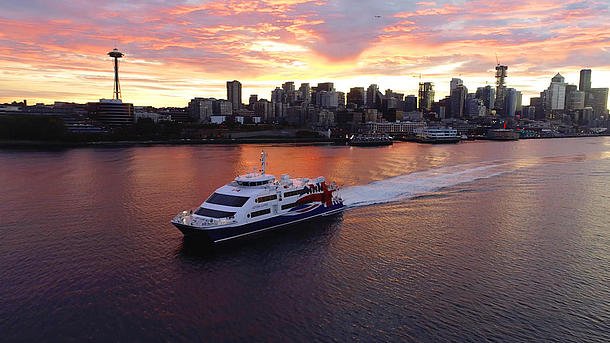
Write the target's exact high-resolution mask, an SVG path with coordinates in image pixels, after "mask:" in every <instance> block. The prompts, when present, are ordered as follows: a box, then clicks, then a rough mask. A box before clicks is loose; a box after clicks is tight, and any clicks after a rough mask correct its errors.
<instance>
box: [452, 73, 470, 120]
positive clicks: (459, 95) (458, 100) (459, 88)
mask: <svg viewBox="0 0 610 343" xmlns="http://www.w3.org/2000/svg"><path fill="white" fill-rule="evenodd" d="M454 80H459V82H456V83H455V88H452V89H451V94H450V95H449V97H450V98H451V118H463V117H464V105H465V104H466V96H467V95H468V88H466V86H464V85H463V84H462V83H461V81H462V80H460V79H453V80H451V87H453V86H454Z"/></svg>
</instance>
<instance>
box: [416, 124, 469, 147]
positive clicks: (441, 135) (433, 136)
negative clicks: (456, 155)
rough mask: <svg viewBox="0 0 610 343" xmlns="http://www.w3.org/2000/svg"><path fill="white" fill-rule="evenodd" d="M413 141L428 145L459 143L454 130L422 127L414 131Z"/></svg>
mask: <svg viewBox="0 0 610 343" xmlns="http://www.w3.org/2000/svg"><path fill="white" fill-rule="evenodd" d="M415 141H416V142H419V143H430V144H448V143H457V142H459V141H460V137H458V132H457V130H456V129H452V128H447V127H424V128H417V129H415Z"/></svg>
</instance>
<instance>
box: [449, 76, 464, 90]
mask: <svg viewBox="0 0 610 343" xmlns="http://www.w3.org/2000/svg"><path fill="white" fill-rule="evenodd" d="M463 84H464V81H462V79H458V78H455V77H454V78H452V79H451V82H450V87H449V91H452V90H454V89H456V88H457V87H458V86H459V85H463Z"/></svg>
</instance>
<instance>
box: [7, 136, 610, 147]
mask: <svg viewBox="0 0 610 343" xmlns="http://www.w3.org/2000/svg"><path fill="white" fill-rule="evenodd" d="M591 137H610V134H605V135H565V136H555V137H524V138H520V139H518V140H535V139H559V138H591ZM474 140H475V141H476V140H482V141H502V140H494V139H489V138H476V139H474ZM467 141H473V140H467ZM513 141H514V140H513ZM397 142H400V140H397ZM405 142H411V141H408V140H405ZM346 143H347V139H345V138H336V139H330V138H258V139H257V138H225V139H172V140H159V141H152V140H148V141H95V142H64V141H32V140H9V141H0V149H68V148H96V147H100V148H128V147H138V146H141V147H147V146H156V145H234V144H307V145H311V144H338V145H343V144H346Z"/></svg>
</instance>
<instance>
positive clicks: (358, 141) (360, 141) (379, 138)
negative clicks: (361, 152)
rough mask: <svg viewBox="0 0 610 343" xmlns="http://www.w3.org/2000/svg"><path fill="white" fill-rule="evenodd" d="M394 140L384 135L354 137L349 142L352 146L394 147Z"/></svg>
mask: <svg viewBox="0 0 610 343" xmlns="http://www.w3.org/2000/svg"><path fill="white" fill-rule="evenodd" d="M392 143H393V141H392V138H391V137H390V136H388V135H383V134H369V135H363V134H359V135H352V136H351V137H350V139H349V141H348V142H347V144H349V145H351V146H381V145H392Z"/></svg>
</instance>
